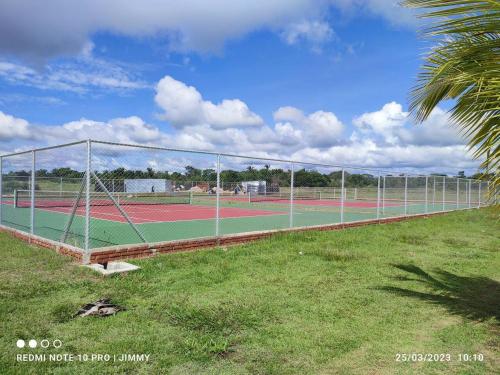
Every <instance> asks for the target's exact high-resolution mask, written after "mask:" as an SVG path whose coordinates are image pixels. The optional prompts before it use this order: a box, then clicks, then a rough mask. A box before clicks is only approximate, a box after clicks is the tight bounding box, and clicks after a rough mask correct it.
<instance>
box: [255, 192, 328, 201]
mask: <svg viewBox="0 0 500 375" xmlns="http://www.w3.org/2000/svg"><path fill="white" fill-rule="evenodd" d="M293 199H294V200H298V201H300V200H320V199H321V192H320V191H308V192H300V193H297V194H296V193H294V194H293ZM249 201H250V202H280V201H285V202H286V201H290V193H285V192H279V193H276V192H272V193H255V192H250V195H249Z"/></svg>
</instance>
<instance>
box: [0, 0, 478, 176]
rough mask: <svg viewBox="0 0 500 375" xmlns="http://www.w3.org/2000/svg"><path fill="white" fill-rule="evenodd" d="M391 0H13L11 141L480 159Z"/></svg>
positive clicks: (404, 161)
mask: <svg viewBox="0 0 500 375" xmlns="http://www.w3.org/2000/svg"><path fill="white" fill-rule="evenodd" d="M421 22H422V21H419V20H418V18H417V17H416V15H415V13H414V12H413V11H410V10H408V9H405V8H402V7H400V6H399V5H398V3H397V1H393V0H351V1H349V0H266V1H264V0H253V1H240V0H232V1H229V0H213V1H210V2H208V1H203V0H185V1H183V2H178V1H174V0H163V1H160V0H142V1H140V2H132V1H122V0H109V1H106V2H102V1H97V0H80V1H78V2H68V1H66V0H47V1H44V2H40V1H34V0H3V1H2V2H1V3H0V153H8V152H14V151H19V150H25V149H31V148H33V147H41V146H46V145H54V144H60V143H66V142H73V141H77V140H82V139H88V138H91V139H96V140H103V141H112V142H123V143H134V144H146V145H158V146H164V147H174V148H183V149H194V150H205V151H214V152H224V153H231V154H239V155H250V156H259V157H270V158H281V159H287V160H288V159H293V160H300V161H307V162H317V163H325V164H335V165H350V166H360V167H367V168H368V167H369V168H383V169H386V170H394V171H401V172H411V173H432V172H434V173H447V174H450V175H456V174H457V173H458V171H461V170H465V171H466V172H467V174H472V173H475V172H476V171H477V167H478V165H479V162H478V161H475V160H473V159H472V157H471V153H470V152H468V151H467V148H466V146H465V144H466V141H465V140H464V138H463V137H462V136H460V134H459V133H458V130H457V127H456V126H455V125H454V124H453V122H452V121H451V120H450V116H449V114H448V112H447V110H448V109H449V108H450V103H445V104H443V105H441V106H440V107H439V108H436V109H435V111H434V112H433V113H432V114H431V116H430V117H429V119H428V120H427V121H425V122H424V123H423V124H418V125H417V124H415V123H414V121H413V119H412V116H411V114H410V113H409V112H408V98H409V92H410V90H411V88H412V87H413V86H414V84H415V82H416V77H417V74H418V70H419V66H420V65H421V63H422V58H423V56H424V55H425V52H426V50H427V48H428V47H429V45H428V44H426V42H425V41H423V40H422V38H421V37H420V36H419V34H418V30H419V28H421V27H422V26H423V25H422V24H421Z"/></svg>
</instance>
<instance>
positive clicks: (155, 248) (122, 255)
mask: <svg viewBox="0 0 500 375" xmlns="http://www.w3.org/2000/svg"><path fill="white" fill-rule="evenodd" d="M470 209H473V208H470ZM463 210H469V208H467V209H463ZM454 211H455V210H454ZM454 211H440V212H433V213H428V214H419V215H412V216H401V217H391V218H383V219H374V220H363V221H354V222H349V223H344V224H327V225H318V226H311V227H299V228H290V229H280V230H269V231H261V232H248V233H242V234H231V235H225V236H220V237H218V238H217V237H205V238H198V239H193V240H178V241H167V242H157V243H148V244H134V245H119V246H110V247H105V248H99V249H98V250H95V251H93V252H92V253H91V254H90V259H89V260H88V262H90V263H105V262H110V261H116V260H120V259H133V258H146V257H151V256H155V255H157V254H166V253H174V252H179V251H193V250H197V249H202V248H211V247H216V246H226V245H236V244H242V243H246V242H250V241H256V240H259V239H263V238H268V237H270V236H272V235H275V234H278V233H293V232H306V231H315V230H319V231H326V230H341V229H344V228H354V227H360V226H364V225H374V224H387V223H394V222H400V221H407V220H413V219H419V218H426V217H429V216H437V215H443V214H446V213H449V212H454ZM0 231H2V232H7V233H11V234H12V235H13V236H14V237H17V238H19V239H21V240H23V241H25V242H28V243H31V244H34V245H38V246H41V247H44V248H48V249H52V250H55V251H56V252H58V253H59V254H64V255H68V256H71V257H73V258H74V259H75V260H77V261H78V262H80V263H88V262H85V257H84V254H83V250H81V249H78V248H76V247H72V246H70V245H66V244H63V243H60V242H56V241H51V240H48V239H45V238H42V237H39V236H36V235H31V234H28V233H25V232H22V231H19V230H16V229H12V228H9V227H6V226H3V225H0Z"/></svg>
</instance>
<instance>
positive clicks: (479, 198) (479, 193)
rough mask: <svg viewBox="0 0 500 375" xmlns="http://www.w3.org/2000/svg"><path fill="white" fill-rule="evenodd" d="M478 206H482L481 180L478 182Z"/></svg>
mask: <svg viewBox="0 0 500 375" xmlns="http://www.w3.org/2000/svg"><path fill="white" fill-rule="evenodd" d="M478 185H479V186H478V190H479V192H478V196H477V208H481V181H479V182H478Z"/></svg>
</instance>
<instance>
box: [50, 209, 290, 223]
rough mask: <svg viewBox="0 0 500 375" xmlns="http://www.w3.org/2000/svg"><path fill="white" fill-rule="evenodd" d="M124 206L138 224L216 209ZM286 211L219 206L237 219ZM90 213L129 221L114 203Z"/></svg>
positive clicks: (209, 214) (211, 215)
mask: <svg viewBox="0 0 500 375" xmlns="http://www.w3.org/2000/svg"><path fill="white" fill-rule="evenodd" d="M122 209H123V210H124V211H125V212H126V213H127V215H128V216H129V217H130V220H132V222H134V223H135V224H143V223H156V222H172V221H187V220H209V219H215V214H216V208H215V207H208V206H194V205H189V204H174V205H130V206H122ZM44 210H47V211H51V212H61V213H65V214H70V213H71V207H49V208H44ZM76 213H77V215H79V216H84V215H85V207H79V208H78V209H77V211H76ZM283 214H288V213H287V212H277V211H266V210H249V209H243V208H236V207H220V211H219V217H220V218H221V219H225V218H238V217H253V216H269V215H283ZM91 216H92V218H95V219H102V220H110V221H118V222H126V219H125V218H124V217H123V215H122V214H121V213H120V212H119V211H118V209H117V208H116V207H114V206H93V207H91Z"/></svg>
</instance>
